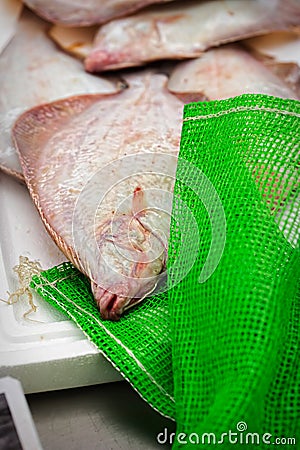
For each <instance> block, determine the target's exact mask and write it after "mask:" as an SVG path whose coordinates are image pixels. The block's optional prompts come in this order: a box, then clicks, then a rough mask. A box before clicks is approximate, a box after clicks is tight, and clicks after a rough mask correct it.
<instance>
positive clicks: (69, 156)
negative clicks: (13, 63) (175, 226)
mask: <svg viewBox="0 0 300 450" xmlns="http://www.w3.org/2000/svg"><path fill="white" fill-rule="evenodd" d="M127 80H128V83H129V86H130V87H129V88H128V89H126V90H124V91H122V92H121V93H119V94H115V95H108V96H101V95H89V96H75V97H71V98H69V99H65V100H61V101H58V102H54V103H50V104H47V105H42V106H39V107H36V108H33V109H32V110H30V111H27V112H25V113H24V114H23V115H22V116H21V117H20V118H19V119H18V120H17V122H16V124H15V126H14V129H13V138H14V141H15V144H16V147H17V149H18V152H19V156H20V160H21V163H22V167H23V171H24V176H25V179H26V183H27V185H28V187H29V190H30V192H31V195H32V198H33V200H34V202H35V204H36V206H37V208H38V211H39V213H40V215H41V217H42V220H43V222H44V224H45V226H46V228H47V230H48V231H49V233H50V234H51V236H52V237H53V238H54V240H55V241H56V243H57V244H58V246H59V247H60V248H61V250H62V251H63V252H64V254H65V255H66V256H67V257H68V258H69V259H70V260H71V261H72V262H73V264H74V265H75V266H76V267H78V269H79V270H81V271H82V272H83V273H85V274H86V275H87V276H88V277H89V278H90V280H91V286H92V291H93V294H94V297H95V300H96V302H97V304H98V305H99V309H100V313H101V315H102V317H103V318H104V319H112V320H117V319H118V318H119V317H120V315H121V314H122V312H123V311H124V310H125V309H126V308H128V307H130V306H132V305H133V304H135V303H137V302H138V301H141V299H143V297H144V296H146V295H147V294H148V293H150V292H152V291H153V289H155V286H156V284H157V281H158V276H159V274H160V273H162V272H163V271H164V266H165V261H166V245H167V236H168V233H169V225H170V213H171V207H172V201H170V195H171V192H172V190H173V185H174V178H175V171H176V157H177V155H178V152H179V142H180V131H181V117H182V109H183V104H182V102H181V101H179V100H178V99H177V98H176V97H175V96H173V95H172V94H170V93H169V92H168V90H167V89H166V87H165V85H166V81H167V78H166V76H165V75H162V74H155V73H151V72H149V73H148V72H147V73H146V74H135V75H131V76H130V77H128V78H127ZM172 155H173V157H172ZM132 171H133V173H132ZM168 195H169V196H168ZM153 205H155V207H153Z"/></svg>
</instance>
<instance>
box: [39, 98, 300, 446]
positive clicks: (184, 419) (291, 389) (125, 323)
mask: <svg viewBox="0 0 300 450" xmlns="http://www.w3.org/2000/svg"><path fill="white" fill-rule="evenodd" d="M299 118H300V103H299V102H297V101H295V100H282V99H277V98H274V97H269V96H264V95H243V96H240V97H236V98H233V99H228V100H223V101H213V102H203V103H192V104H190V105H186V106H185V109H184V121H183V128H182V139H181V149H180V155H179V156H180V157H179V160H178V168H177V175H176V185H175V193H174V199H177V200H178V199H180V202H178V201H177V200H176V201H175V200H174V203H173V213H172V224H171V236H170V243H169V283H170V289H169V290H168V291H167V292H165V293H162V294H160V295H156V296H153V297H151V298H149V299H147V300H145V301H144V302H143V303H142V304H140V305H139V306H137V307H136V308H133V309H132V310H130V311H129V312H128V313H127V314H125V315H124V317H122V319H121V320H120V322H118V323H113V322H106V321H102V320H101V319H100V317H99V313H98V310H97V308H96V306H95V304H94V301H93V297H92V295H91V292H90V288H89V282H88V280H87V279H85V278H84V276H83V275H81V274H80V273H79V272H78V271H77V270H76V269H74V267H72V265H71V264H68V263H66V264H62V265H60V266H58V267H54V268H53V269H50V270H48V271H45V272H43V273H42V274H41V276H35V277H34V278H33V281H32V287H34V289H35V290H36V291H37V292H38V293H39V294H40V295H41V296H42V297H43V298H45V299H46V300H47V301H48V302H50V303H51V304H53V305H54V306H55V307H56V308H58V309H59V310H61V311H63V312H64V313H65V314H66V315H67V316H68V317H70V318H71V319H72V320H74V321H75V322H76V323H77V325H78V326H79V327H80V328H81V329H82V330H83V331H84V332H85V333H86V335H87V336H88V338H89V339H90V340H91V341H93V342H94V344H96V346H97V347H98V348H99V349H100V350H101V352H103V353H104V355H105V356H106V357H107V358H108V359H109V360H110V361H111V362H112V363H113V364H114V366H116V367H117V368H118V370H120V371H121V373H122V374H123V376H124V377H125V378H126V379H127V380H129V381H130V383H131V384H132V385H133V386H134V388H135V389H136V390H137V391H138V392H139V393H140V395H141V396H142V397H143V398H144V399H145V400H146V401H147V402H148V403H149V404H151V405H152V406H153V407H154V408H155V409H156V410H158V411H160V412H161V413H162V414H164V415H166V416H169V417H172V418H174V419H175V420H176V423H177V437H176V438H174V437H173V448H174V449H177V448H195V447H197V445H198V447H199V448H211V447H212V444H213V443H214V439H216V441H215V442H216V444H215V446H218V445H220V448H262V449H263V448H270V444H268V442H271V444H272V442H275V439H281V441H280V444H281V445H280V448H298V447H297V445H298V446H299V448H300V436H299V428H300V373H299V362H300V357H299V330H300V325H299V318H300V305H299V300H300V295H299V279H300V277H299V275H300V264H299V262H300V252H299V223H300V217H299V216H300V215H299V210H300V206H299V205H300V191H299V175H298V170H299V122H300V121H299ZM195 224H196V226H195ZM179 254H180V261H181V262H180V264H176V260H178V257H179V256H178V255H179ZM183 271H185V272H188V273H187V274H186V275H185V277H184V278H183V280H182V281H181V282H180V283H178V284H176V281H178V279H180V277H181V275H182V272H183ZM229 430H232V433H234V432H235V433H236V435H232V436H231V437H229V436H228V433H229ZM180 433H184V434H180ZM208 433H212V434H210V435H208ZM222 433H227V436H224V435H223V437H222ZM247 433H248V434H247ZM249 433H254V434H249ZM255 433H257V434H255ZM270 435H271V436H270ZM247 436H248V438H247ZM288 438H294V439H296V440H297V441H298V444H296V445H295V446H294V447H292V444H293V441H288ZM235 439H236V441H235ZM230 440H231V441H230ZM232 441H235V442H232ZM198 442H199V444H197V443H198ZM209 442H210V444H209ZM218 442H219V444H218ZM247 442H248V444H247ZM276 443H279V441H276Z"/></svg>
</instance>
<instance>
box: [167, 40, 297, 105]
mask: <svg viewBox="0 0 300 450" xmlns="http://www.w3.org/2000/svg"><path fill="white" fill-rule="evenodd" d="M266 64H267V66H266V65H265V64H264V63H263V62H262V61H259V60H258V59H256V58H255V57H254V56H253V55H252V54H251V53H250V52H249V51H247V50H246V49H245V48H243V47H242V46H241V45H238V44H228V45H223V46H221V47H217V48H212V49H210V50H207V51H206V52H205V53H203V55H202V56H200V57H199V58H196V59H193V60H189V61H183V62H181V63H179V64H177V66H176V67H175V69H174V70H173V72H172V73H171V75H170V78H169V81H168V89H169V90H170V92H172V93H173V94H175V95H177V96H178V98H180V99H181V100H182V101H184V102H185V103H186V102H189V101H203V100H205V101H207V100H222V99H225V98H230V97H235V96H238V95H242V94H266V95H273V96H275V97H281V98H292V99H298V98H299V97H298V94H299V68H298V78H297V79H296V80H295V81H296V86H294V89H292V87H290V86H289V85H288V84H287V82H285V81H283V80H282V78H280V77H279V76H278V69H276V68H275V67H273V68H272V69H271V68H270V67H268V64H270V63H269V62H268V63H266ZM277 65H278V64H277ZM284 66H285V65H284ZM292 69H294V67H292ZM274 71H275V72H277V73H274ZM283 75H284V76H283V78H285V77H286V75H287V74H286V73H284V74H283ZM297 89H298V92H297Z"/></svg>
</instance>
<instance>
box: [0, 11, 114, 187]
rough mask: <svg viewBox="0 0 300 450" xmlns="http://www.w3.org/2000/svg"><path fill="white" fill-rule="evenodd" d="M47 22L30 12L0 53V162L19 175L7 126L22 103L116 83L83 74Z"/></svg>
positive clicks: (108, 88)
mask: <svg viewBox="0 0 300 450" xmlns="http://www.w3.org/2000/svg"><path fill="white" fill-rule="evenodd" d="M47 28H48V25H47V24H46V23H45V22H44V21H42V20H40V19H39V18H37V17H35V16H34V15H33V14H32V13H30V12H25V13H24V14H23V15H22V18H21V19H20V21H19V24H18V28H17V32H16V35H15V36H14V38H13V39H12V41H11V42H10V44H9V45H8V46H7V47H6V49H5V50H4V52H3V53H2V54H1V55H0V86H1V94H0V126H1V134H0V168H2V169H3V170H5V171H6V172H7V173H9V174H12V175H15V176H17V177H18V178H19V179H23V175H22V170H21V166H20V163H19V159H18V157H17V154H16V151H15V148H14V146H13V143H12V141H11V136H10V133H11V128H12V125H13V123H14V121H15V120H16V118H17V117H18V116H19V115H20V114H21V113H22V112H24V111H25V110H26V109H28V108H31V107H33V106H36V105H39V104H41V103H45V102H49V101H52V100H56V99H59V98H64V97H68V96H70V95H75V94H85V93H96V92H101V93H102V92H103V93H106V92H107V93H112V92H117V91H118V90H120V83H118V82H113V81H109V80H107V79H104V78H100V77H97V76H92V75H89V74H87V73H86V72H85V71H84V70H83V68H82V64H81V63H80V61H77V60H75V59H74V58H72V57H70V56H68V55H66V54H64V53H63V52H61V51H59V50H58V49H57V47H56V45H55V44H54V43H53V42H52V41H51V39H49V38H48V37H47V35H46V32H47Z"/></svg>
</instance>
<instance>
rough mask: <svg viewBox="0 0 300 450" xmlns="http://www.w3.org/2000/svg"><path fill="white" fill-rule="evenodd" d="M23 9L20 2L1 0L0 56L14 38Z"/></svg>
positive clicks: (18, 0)
mask: <svg viewBox="0 0 300 450" xmlns="http://www.w3.org/2000/svg"><path fill="white" fill-rule="evenodd" d="M22 9H23V4H22V2H21V1H20V0H1V2H0V55H1V52H2V51H3V50H4V49H5V47H6V46H7V44H8V43H9V42H10V40H11V39H12V38H13V36H14V34H15V32H16V29H17V23H18V20H19V17H20V15H21V12H22Z"/></svg>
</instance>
